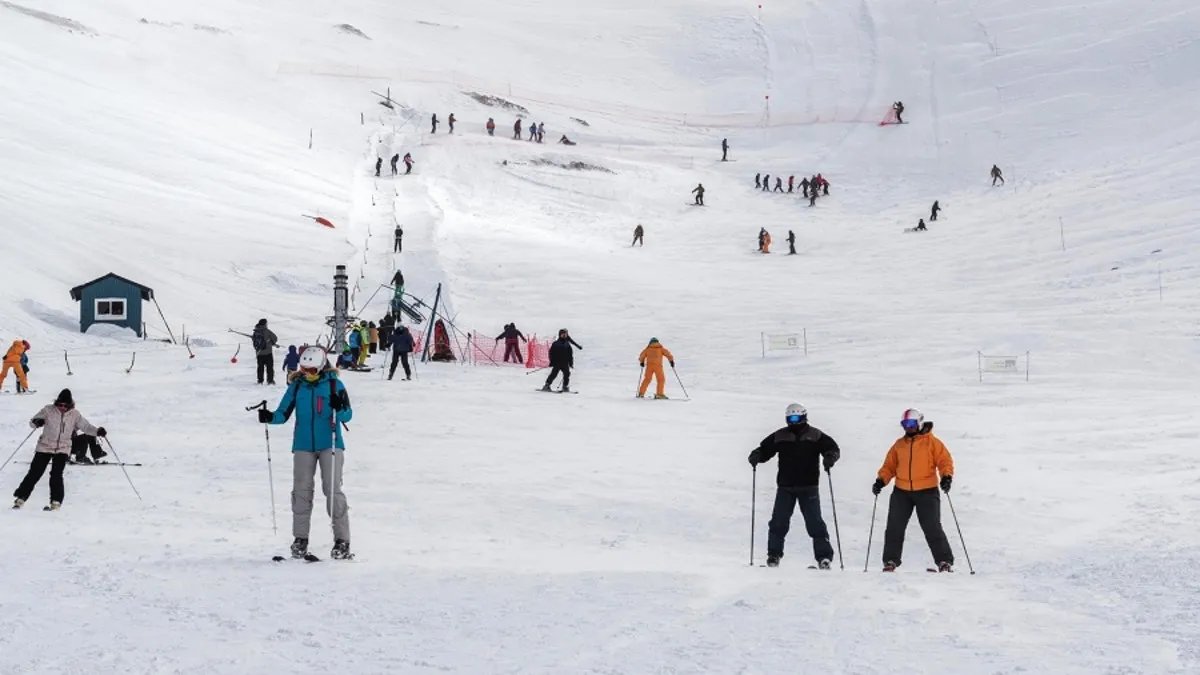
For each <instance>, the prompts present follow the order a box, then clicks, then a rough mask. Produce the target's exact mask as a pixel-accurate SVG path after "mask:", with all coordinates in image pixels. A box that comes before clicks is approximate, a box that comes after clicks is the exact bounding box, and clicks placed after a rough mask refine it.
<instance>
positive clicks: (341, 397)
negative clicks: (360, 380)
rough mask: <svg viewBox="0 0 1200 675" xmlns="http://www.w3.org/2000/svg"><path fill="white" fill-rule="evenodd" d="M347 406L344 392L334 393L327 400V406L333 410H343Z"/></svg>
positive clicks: (347, 402)
mask: <svg viewBox="0 0 1200 675" xmlns="http://www.w3.org/2000/svg"><path fill="white" fill-rule="evenodd" d="M348 404H349V401H347V400H346V392H344V391H336V392H334V393H333V396H331V397H330V398H329V405H330V406H331V407H333V409H334V410H345V409H346V407H347V405H348Z"/></svg>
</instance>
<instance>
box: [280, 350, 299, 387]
mask: <svg viewBox="0 0 1200 675" xmlns="http://www.w3.org/2000/svg"><path fill="white" fill-rule="evenodd" d="M299 367H300V352H297V351H296V345H288V353H287V356H285V357H283V372H285V373H287V375H286V376H285V379H291V376H292V373H295V372H296V369H298V368H299Z"/></svg>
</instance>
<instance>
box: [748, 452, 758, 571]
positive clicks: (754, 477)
mask: <svg viewBox="0 0 1200 675" xmlns="http://www.w3.org/2000/svg"><path fill="white" fill-rule="evenodd" d="M750 469H751V473H750V566H751V567H754V512H755V510H756V509H755V506H756V502H757V500H758V465H754V466H752V467H750Z"/></svg>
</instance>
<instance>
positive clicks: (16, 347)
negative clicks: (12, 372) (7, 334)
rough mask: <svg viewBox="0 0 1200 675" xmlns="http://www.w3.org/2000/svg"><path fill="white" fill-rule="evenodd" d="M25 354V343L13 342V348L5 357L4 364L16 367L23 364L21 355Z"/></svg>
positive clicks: (9, 349)
mask: <svg viewBox="0 0 1200 675" xmlns="http://www.w3.org/2000/svg"><path fill="white" fill-rule="evenodd" d="M24 353H25V343H24V342H23V341H21V340H13V343H12V346H11V347H9V348H8V353H7V354H5V355H4V362H5V363H7V364H9V365H11V366H15V365H17V364H19V363H21V355H22V354H24Z"/></svg>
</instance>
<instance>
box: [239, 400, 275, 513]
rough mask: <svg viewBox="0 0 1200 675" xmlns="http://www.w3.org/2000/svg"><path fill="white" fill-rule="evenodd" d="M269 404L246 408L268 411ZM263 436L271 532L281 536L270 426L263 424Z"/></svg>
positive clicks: (264, 403) (248, 409)
mask: <svg viewBox="0 0 1200 675" xmlns="http://www.w3.org/2000/svg"><path fill="white" fill-rule="evenodd" d="M266 409H267V402H266V401H263V402H262V403H259V404H257V405H252V406H249V407H247V408H246V411H247V412H249V411H251V410H266ZM263 435H264V436H265V437H266V439H267V480H268V481H270V483H271V532H273V533H274V534H279V526H278V525H277V524H276V521H275V471H274V470H273V469H272V468H271V427H270V425H268V424H263Z"/></svg>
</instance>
